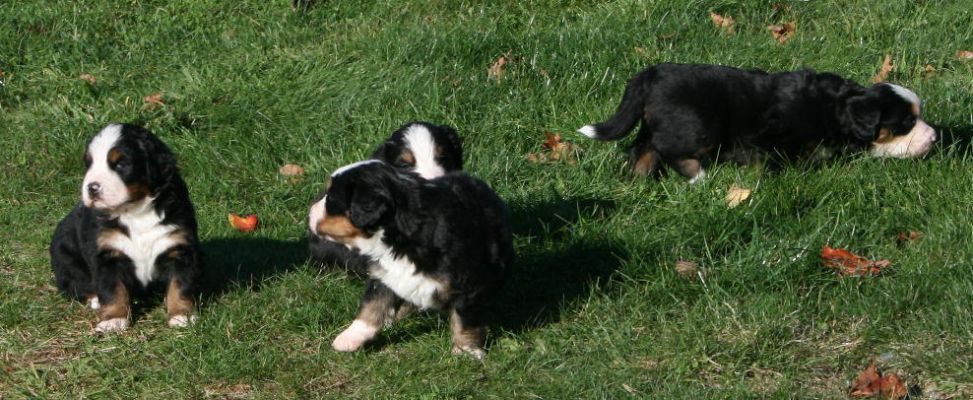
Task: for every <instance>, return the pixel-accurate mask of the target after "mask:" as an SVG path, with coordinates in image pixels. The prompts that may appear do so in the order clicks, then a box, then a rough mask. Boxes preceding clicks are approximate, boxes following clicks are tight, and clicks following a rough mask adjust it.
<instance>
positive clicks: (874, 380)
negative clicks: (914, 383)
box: [848, 360, 909, 399]
mask: <svg viewBox="0 0 973 400" xmlns="http://www.w3.org/2000/svg"><path fill="white" fill-rule="evenodd" d="M848 394H849V395H851V397H874V396H882V397H885V398H887V399H901V398H903V397H905V396H906V395H908V394H909V389H908V388H907V387H906V386H905V383H903V382H902V378H899V376H898V375H896V374H889V375H885V376H882V372H881V371H879V370H878V367H877V366H876V365H875V361H874V360H872V361H871V362H869V363H868V367H866V368H865V370H864V371H862V372H860V373H858V377H857V378H855V382H854V383H853V384H852V385H851V391H849V393H848Z"/></svg>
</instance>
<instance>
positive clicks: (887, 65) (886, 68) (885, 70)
mask: <svg viewBox="0 0 973 400" xmlns="http://www.w3.org/2000/svg"><path fill="white" fill-rule="evenodd" d="M893 69H895V64H892V56H891V55H890V54H886V55H885V60H884V61H882V67H881V68H880V69H879V70H878V73H877V74H875V77H874V78H872V82H873V83H882V82H885V80H886V79H888V77H889V72H892V70H893Z"/></svg>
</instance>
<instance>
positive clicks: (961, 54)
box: [956, 50, 973, 60]
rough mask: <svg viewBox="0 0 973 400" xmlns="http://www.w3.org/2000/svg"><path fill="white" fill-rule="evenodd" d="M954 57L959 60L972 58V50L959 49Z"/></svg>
mask: <svg viewBox="0 0 973 400" xmlns="http://www.w3.org/2000/svg"><path fill="white" fill-rule="evenodd" d="M956 58H958V59H960V60H973V51H970V50H960V51H957V52H956Z"/></svg>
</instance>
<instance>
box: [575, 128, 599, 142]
mask: <svg viewBox="0 0 973 400" xmlns="http://www.w3.org/2000/svg"><path fill="white" fill-rule="evenodd" d="M578 133H580V134H582V135H585V136H587V137H590V138H592V139H594V138H595V136H597V135H598V133H597V132H595V127H594V126H593V125H585V126H582V127H581V129H578Z"/></svg>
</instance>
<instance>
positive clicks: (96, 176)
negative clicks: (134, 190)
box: [81, 124, 128, 208]
mask: <svg viewBox="0 0 973 400" xmlns="http://www.w3.org/2000/svg"><path fill="white" fill-rule="evenodd" d="M121 136H122V126H121V125H118V124H112V125H108V126H107V127H105V129H102V130H101V132H98V135H96V136H95V137H94V138H93V139H91V143H89V144H88V155H89V156H90V157H91V166H89V167H88V171H87V172H86V173H85V176H84V181H83V182H82V183H81V200H82V201H84V204H85V205H86V206H88V207H97V208H114V207H117V206H120V205H122V204H123V203H125V202H126V201H128V188H126V187H125V182H123V181H122V178H121V177H120V176H118V174H117V173H115V171H112V169H111V167H109V166H108V152H110V151H111V149H112V148H114V147H115V144H117V143H118V140H119V139H120V138H121ZM92 183H97V184H98V185H99V186H101V193H100V195H99V196H98V199H96V200H92V199H91V198H90V196H89V193H88V185H90V184H92Z"/></svg>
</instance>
